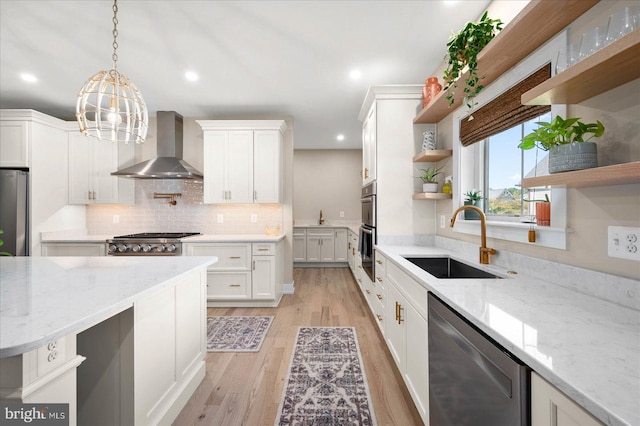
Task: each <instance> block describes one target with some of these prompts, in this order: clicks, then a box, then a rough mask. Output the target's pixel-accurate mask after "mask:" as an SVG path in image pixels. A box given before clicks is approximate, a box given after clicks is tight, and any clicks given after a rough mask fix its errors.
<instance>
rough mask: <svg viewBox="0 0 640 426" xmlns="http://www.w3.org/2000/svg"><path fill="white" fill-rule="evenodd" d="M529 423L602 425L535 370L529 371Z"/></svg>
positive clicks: (555, 425)
mask: <svg viewBox="0 0 640 426" xmlns="http://www.w3.org/2000/svg"><path fill="white" fill-rule="evenodd" d="M531 424H532V425H533V426H601V425H603V423H600V421H598V420H597V419H595V418H594V417H593V416H591V414H589V413H587V412H586V411H585V410H584V409H583V408H581V407H580V406H579V405H578V404H576V403H575V402H573V401H572V400H571V399H570V398H569V397H567V396H566V395H565V394H563V393H562V392H560V390H558V389H556V388H555V387H554V386H553V385H552V384H550V383H549V382H547V381H546V380H544V379H543V378H542V377H540V376H539V375H538V374H536V373H535V372H532V373H531Z"/></svg>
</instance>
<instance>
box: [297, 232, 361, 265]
mask: <svg viewBox="0 0 640 426" xmlns="http://www.w3.org/2000/svg"><path fill="white" fill-rule="evenodd" d="M349 233H353V232H352V231H350V230H348V229H347V228H343V227H330V226H308V227H307V226H304V227H294V228H293V261H294V262H295V263H305V262H307V263H314V264H317V263H326V264H332V263H345V262H349V265H350V266H352V264H353V256H354V255H355V252H356V251H357V248H358V240H357V236H356V241H355V245H354V244H353V242H352V241H351V240H350V238H349ZM354 235H355V234H354ZM313 266H322V265H313ZM327 266H334V265H327ZM352 270H353V267H352Z"/></svg>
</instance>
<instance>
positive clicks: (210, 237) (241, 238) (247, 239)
mask: <svg viewBox="0 0 640 426" xmlns="http://www.w3.org/2000/svg"><path fill="white" fill-rule="evenodd" d="M284 237H285V236H284V235H266V234H246V235H245V234H236V235H222V234H204V235H194V236H192V237H185V238H182V239H181V241H182V242H183V243H196V242H197V243H204V242H207V243H220V242H236V243H265V242H277V241H280V240H282V239H284ZM111 238H113V235H79V234H70V235H64V234H60V235H54V236H44V235H43V236H42V238H41V242H43V243H106V240H109V239H111Z"/></svg>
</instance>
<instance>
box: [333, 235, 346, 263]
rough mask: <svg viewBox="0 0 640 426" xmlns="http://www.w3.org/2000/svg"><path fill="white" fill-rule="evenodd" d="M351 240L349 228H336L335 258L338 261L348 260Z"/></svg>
mask: <svg viewBox="0 0 640 426" xmlns="http://www.w3.org/2000/svg"><path fill="white" fill-rule="evenodd" d="M348 246H349V242H348V241H347V230H346V229H336V232H335V246H334V259H335V261H336V262H346V261H347V250H348V248H349V247H348Z"/></svg>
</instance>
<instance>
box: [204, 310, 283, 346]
mask: <svg viewBox="0 0 640 426" xmlns="http://www.w3.org/2000/svg"><path fill="white" fill-rule="evenodd" d="M272 321H273V317H268V316H264V317H207V351H208V352H258V351H259V350H260V347H261V346H262V342H263V341H264V337H265V336H266V335H267V331H268V330H269V327H270V326H271V322H272Z"/></svg>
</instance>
